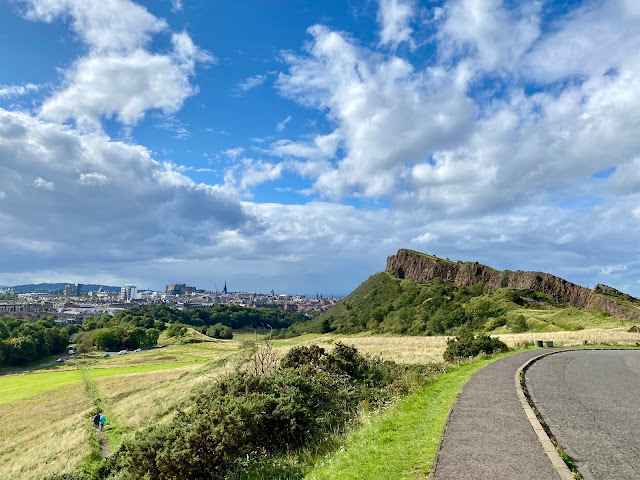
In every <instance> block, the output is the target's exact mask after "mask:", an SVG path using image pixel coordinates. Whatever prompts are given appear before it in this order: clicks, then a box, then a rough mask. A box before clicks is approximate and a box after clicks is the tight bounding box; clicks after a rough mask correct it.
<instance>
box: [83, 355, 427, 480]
mask: <svg viewBox="0 0 640 480" xmlns="http://www.w3.org/2000/svg"><path fill="white" fill-rule="evenodd" d="M427 378H428V372H427V371H426V370H425V369H424V368H423V367H409V366H402V365H398V364H395V363H393V362H383V361H380V360H375V359H372V358H369V357H366V356H363V355H361V354H360V353H359V352H358V351H357V350H356V349H355V348H353V347H348V346H346V345H343V344H337V345H335V348H334V350H333V352H331V353H329V352H327V351H325V350H324V349H323V348H320V347H318V346H310V347H302V346H301V347H295V348H293V349H291V350H290V351H289V352H288V353H287V354H286V355H285V356H284V357H283V358H282V360H281V361H280V363H279V365H278V366H277V368H275V369H274V370H273V371H272V373H269V374H266V375H253V374H251V373H248V372H236V373H234V374H231V375H229V376H227V377H226V378H223V379H221V380H220V381H218V382H216V383H214V384H209V385H206V386H204V387H202V388H200V389H199V391H197V393H196V394H195V396H194V397H193V398H192V399H191V401H190V402H189V403H190V404H191V405H192V407H191V408H190V409H189V410H184V411H180V412H178V414H177V416H176V417H175V419H174V420H173V421H171V422H169V423H166V424H163V425H156V426H153V427H151V428H149V429H147V430H143V431H141V432H139V433H137V434H136V435H135V437H133V438H129V439H126V440H125V441H124V442H123V444H122V446H121V448H120V449H119V450H118V451H117V452H116V453H115V454H114V455H112V456H111V457H109V459H108V460H107V461H106V462H104V463H103V464H102V465H101V466H100V467H99V468H98V470H97V471H96V472H95V474H94V476H93V478H114V479H115V478H118V479H128V478H143V477H144V478H185V477H188V478H228V477H231V476H234V475H235V476H236V477H237V478H253V477H252V476H256V475H261V476H262V475H264V472H265V471H268V470H269V469H271V471H276V470H277V471H280V472H281V471H282V469H286V468H288V467H286V466H285V463H286V462H285V461H284V460H283V459H284V458H285V457H283V455H285V454H287V453H289V452H292V451H299V450H300V449H301V448H303V447H306V446H309V445H311V444H312V443H315V442H318V441H322V440H323V439H326V438H327V437H329V436H331V435H332V434H334V433H335V432H336V431H339V430H341V429H344V428H345V426H346V425H347V424H348V422H349V421H350V419H352V418H353V417H354V414H355V413H356V412H357V411H358V410H359V409H360V408H361V407H362V406H363V405H365V404H366V405H369V408H379V407H381V406H383V405H384V404H386V402H389V401H390V400H391V399H393V398H395V397H397V396H398V395H403V394H406V393H408V392H409V391H410V390H411V389H412V388H414V387H415V386H417V385H420V384H424V382H425V381H426V379H427ZM285 456H286V455H285ZM300 468H301V467H300V466H298V467H296V469H298V470H299V469H300ZM265 469H266V470H265ZM275 477H276V476H273V477H271V478H275ZM77 478H82V477H77ZM234 478H235V477H234ZM256 478H257V477H256ZM260 478H264V476H262V477H260ZM298 478H299V475H298Z"/></svg>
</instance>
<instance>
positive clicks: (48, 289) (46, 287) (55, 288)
mask: <svg viewBox="0 0 640 480" xmlns="http://www.w3.org/2000/svg"><path fill="white" fill-rule="evenodd" d="M74 284H75V282H68V283H38V284H34V283H29V284H26V285H14V286H13V287H5V288H7V289H10V290H11V291H12V292H13V293H33V292H38V293H61V292H64V287H66V286H67V285H74ZM100 287H102V290H103V291H105V292H114V293H117V292H120V287H114V286H109V285H97V284H86V285H82V291H83V292H84V293H87V292H97V291H98V289H99V288H100ZM0 288H2V287H0Z"/></svg>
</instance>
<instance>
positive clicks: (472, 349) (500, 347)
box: [444, 332, 509, 362]
mask: <svg viewBox="0 0 640 480" xmlns="http://www.w3.org/2000/svg"><path fill="white" fill-rule="evenodd" d="M508 350H509V347H507V345H506V344H505V343H504V342H503V341H501V340H500V339H498V338H491V337H489V336H487V335H478V336H477V337H474V336H473V334H471V333H468V332H466V333H463V334H462V335H461V336H459V337H456V338H452V339H449V340H447V348H446V349H445V351H444V359H445V360H446V361H448V362H452V361H455V360H457V359H460V358H469V357H475V356H477V355H479V354H480V353H487V354H488V353H494V352H506V351H508Z"/></svg>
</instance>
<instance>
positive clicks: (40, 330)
mask: <svg viewBox="0 0 640 480" xmlns="http://www.w3.org/2000/svg"><path fill="white" fill-rule="evenodd" d="M69 334H70V329H69V328H66V327H64V328H61V327H59V326H57V325H56V324H55V322H54V321H53V320H51V319H44V320H38V321H36V322H31V321H27V320H21V319H17V318H12V317H0V365H24V364H26V363H30V362H33V361H35V360H39V359H41V358H46V357H48V356H49V355H52V354H58V353H61V352H64V351H65V349H66V348H67V346H68V345H69Z"/></svg>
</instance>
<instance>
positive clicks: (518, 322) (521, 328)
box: [507, 315, 529, 333]
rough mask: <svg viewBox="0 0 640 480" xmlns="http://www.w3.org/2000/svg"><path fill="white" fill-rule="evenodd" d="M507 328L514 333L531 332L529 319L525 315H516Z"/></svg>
mask: <svg viewBox="0 0 640 480" xmlns="http://www.w3.org/2000/svg"><path fill="white" fill-rule="evenodd" d="M507 326H508V327H509V330H511V331H512V332H513V333H523V332H526V331H528V330H529V325H527V319H526V318H525V317H524V315H516V316H515V317H513V318H511V319H509V321H508V322H507Z"/></svg>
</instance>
